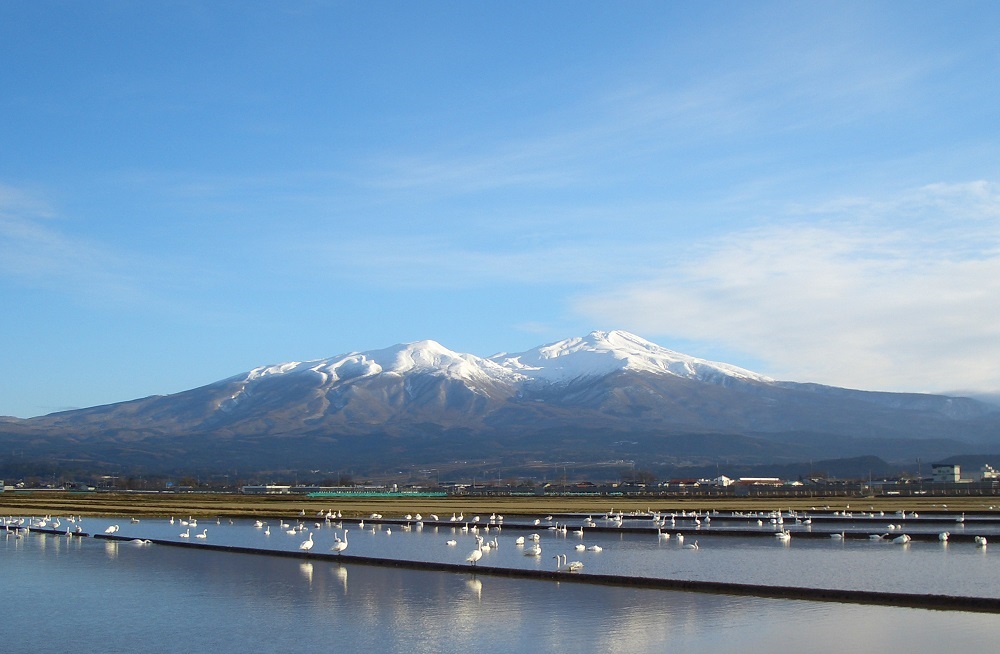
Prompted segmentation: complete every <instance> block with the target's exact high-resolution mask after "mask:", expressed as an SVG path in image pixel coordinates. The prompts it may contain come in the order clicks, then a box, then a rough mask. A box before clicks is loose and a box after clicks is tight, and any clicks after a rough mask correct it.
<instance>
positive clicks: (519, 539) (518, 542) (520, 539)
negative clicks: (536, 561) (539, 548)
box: [514, 536, 524, 545]
mask: <svg viewBox="0 0 1000 654" xmlns="http://www.w3.org/2000/svg"><path fill="white" fill-rule="evenodd" d="M514 544H515V545H524V536H518V537H517V538H516V539H515V540H514Z"/></svg>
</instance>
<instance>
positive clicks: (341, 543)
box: [330, 529, 348, 554]
mask: <svg viewBox="0 0 1000 654" xmlns="http://www.w3.org/2000/svg"><path fill="white" fill-rule="evenodd" d="M347 532H348V530H347V529H345V530H344V540H338V541H337V542H336V543H334V544H333V547H331V548H330V549H331V550H332V551H334V552H336V553H337V554H340V553H341V552H343V551H344V550H346V549H347Z"/></svg>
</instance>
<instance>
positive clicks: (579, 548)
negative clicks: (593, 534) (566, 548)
mask: <svg viewBox="0 0 1000 654" xmlns="http://www.w3.org/2000/svg"><path fill="white" fill-rule="evenodd" d="M573 549H575V550H576V551H577V552H582V551H584V550H585V549H587V546H586V545H584V544H583V543H577V544H576V546H575V547H574V548H573Z"/></svg>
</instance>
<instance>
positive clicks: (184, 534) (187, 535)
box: [178, 527, 191, 538]
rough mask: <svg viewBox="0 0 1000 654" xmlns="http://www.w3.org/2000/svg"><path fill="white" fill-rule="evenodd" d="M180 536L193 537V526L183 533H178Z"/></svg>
mask: <svg viewBox="0 0 1000 654" xmlns="http://www.w3.org/2000/svg"><path fill="white" fill-rule="evenodd" d="M178 536H179V537H180V538H191V527H188V528H187V531H185V532H184V533H183V534H178Z"/></svg>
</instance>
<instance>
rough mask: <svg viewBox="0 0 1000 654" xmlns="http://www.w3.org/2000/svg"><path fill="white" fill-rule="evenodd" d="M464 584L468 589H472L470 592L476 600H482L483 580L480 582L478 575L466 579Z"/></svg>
mask: <svg viewBox="0 0 1000 654" xmlns="http://www.w3.org/2000/svg"><path fill="white" fill-rule="evenodd" d="M465 585H466V586H468V587H469V590H471V591H472V594H473V595H474V596H475V598H476V599H477V600H479V601H482V599H483V582H481V581H480V580H479V578H478V577H470V578H469V579H466V581H465Z"/></svg>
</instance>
